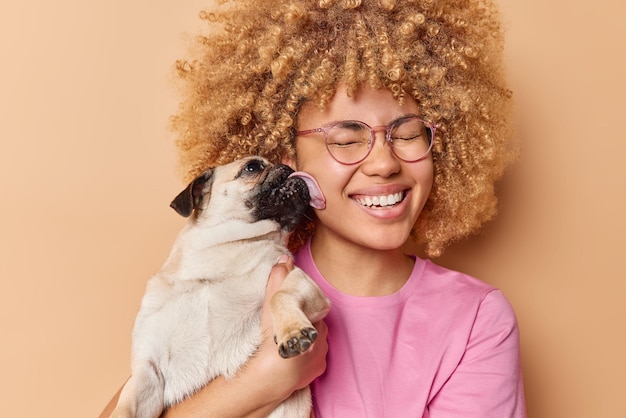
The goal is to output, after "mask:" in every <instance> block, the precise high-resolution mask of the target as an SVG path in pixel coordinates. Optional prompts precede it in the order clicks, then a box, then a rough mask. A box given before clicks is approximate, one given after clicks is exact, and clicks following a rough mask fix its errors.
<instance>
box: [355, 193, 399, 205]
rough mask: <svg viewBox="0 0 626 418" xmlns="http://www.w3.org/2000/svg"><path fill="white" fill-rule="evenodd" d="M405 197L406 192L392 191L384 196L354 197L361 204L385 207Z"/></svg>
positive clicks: (395, 203)
mask: <svg viewBox="0 0 626 418" xmlns="http://www.w3.org/2000/svg"><path fill="white" fill-rule="evenodd" d="M405 197H406V192H398V193H392V194H388V195H384V196H362V197H358V198H355V200H356V201H357V202H359V203H360V204H361V205H363V206H367V207H370V208H372V207H377V208H387V207H392V206H395V205H397V204H398V203H400V202H402V201H403V200H404V198H405Z"/></svg>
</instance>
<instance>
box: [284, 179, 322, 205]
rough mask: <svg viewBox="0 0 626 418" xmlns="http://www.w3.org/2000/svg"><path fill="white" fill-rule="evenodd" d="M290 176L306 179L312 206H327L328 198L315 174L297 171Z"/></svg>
mask: <svg viewBox="0 0 626 418" xmlns="http://www.w3.org/2000/svg"><path fill="white" fill-rule="evenodd" d="M289 177H299V178H301V179H302V180H304V182H305V183H306V186H307V187H308V188H309V195H310V196H311V201H310V202H309V204H310V205H311V207H313V208H315V209H324V208H325V207H326V198H325V197H324V194H323V193H322V190H321V189H320V185H319V184H317V181H316V180H315V179H314V178H313V176H311V175H310V174H309V173H305V172H304V171H296V172H294V173H292V174H291V175H290V176H289Z"/></svg>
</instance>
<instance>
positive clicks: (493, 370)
mask: <svg viewBox="0 0 626 418" xmlns="http://www.w3.org/2000/svg"><path fill="white" fill-rule="evenodd" d="M428 410H429V416H430V418H525V417H526V408H525V402H524V389H523V384H522V375H521V367H520V352H519V330H518V326H517V320H516V318H515V313H514V312H513V309H512V308H511V305H510V304H509V303H508V301H507V300H506V298H505V297H504V295H503V294H502V293H501V292H500V291H499V290H493V291H491V292H489V293H487V295H486V296H485V297H484V299H483V301H482V302H481V304H480V307H479V309H478V311H477V314H476V319H475V321H474V325H473V327H472V330H471V333H470V336H469V340H468V342H467V346H466V349H465V353H464V355H463V357H462V358H461V360H460V362H459V364H458V366H457V367H456V369H455V371H454V373H452V375H451V376H450V378H449V379H448V381H447V382H446V383H445V384H444V385H443V386H442V388H441V390H440V391H439V393H438V394H437V395H436V396H435V397H434V398H433V399H432V400H431V402H430V403H429V405H428Z"/></svg>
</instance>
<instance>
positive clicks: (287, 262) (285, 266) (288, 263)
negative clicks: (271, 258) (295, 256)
mask: <svg viewBox="0 0 626 418" xmlns="http://www.w3.org/2000/svg"><path fill="white" fill-rule="evenodd" d="M291 270H293V260H292V259H291V257H289V256H288V255H283V256H282V257H281V258H280V259H279V260H278V263H277V264H276V265H275V266H274V267H272V270H271V272H270V277H269V278H268V281H267V287H266V290H265V299H266V300H267V299H268V298H270V297H271V296H272V295H273V294H274V293H276V291H277V290H278V289H279V288H280V286H281V284H282V283H283V281H284V280H285V277H287V274H289V272H290V271H291Z"/></svg>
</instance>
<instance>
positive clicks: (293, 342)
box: [278, 328, 317, 358]
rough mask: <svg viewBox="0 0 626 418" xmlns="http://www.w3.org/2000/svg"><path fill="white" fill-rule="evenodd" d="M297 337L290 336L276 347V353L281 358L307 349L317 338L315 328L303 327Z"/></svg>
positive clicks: (292, 355) (293, 355)
mask: <svg viewBox="0 0 626 418" xmlns="http://www.w3.org/2000/svg"><path fill="white" fill-rule="evenodd" d="M300 334H301V335H300V336H299V337H292V338H290V339H289V340H287V342H285V343H283V344H281V345H280V347H278V353H279V354H280V356H281V357H282V358H290V357H295V356H297V355H298V354H301V353H303V352H305V351H306V350H308V349H309V348H310V347H311V344H313V342H314V341H315V340H316V339H317V331H316V330H315V328H305V329H303V330H301V331H300Z"/></svg>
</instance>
